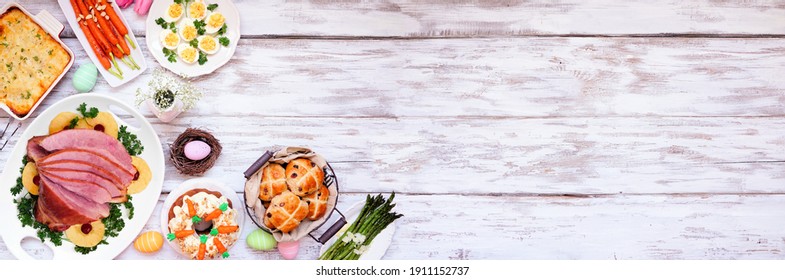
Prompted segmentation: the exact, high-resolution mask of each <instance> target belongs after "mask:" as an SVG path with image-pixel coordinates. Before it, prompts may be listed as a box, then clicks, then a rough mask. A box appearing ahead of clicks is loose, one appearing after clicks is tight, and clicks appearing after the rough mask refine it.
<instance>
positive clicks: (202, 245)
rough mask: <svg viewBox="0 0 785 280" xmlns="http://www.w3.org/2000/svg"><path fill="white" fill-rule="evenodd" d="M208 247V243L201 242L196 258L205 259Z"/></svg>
mask: <svg viewBox="0 0 785 280" xmlns="http://www.w3.org/2000/svg"><path fill="white" fill-rule="evenodd" d="M206 249H207V244H204V243H202V244H199V254H198V255H196V259H197V260H203V259H204V252H205V251H206Z"/></svg>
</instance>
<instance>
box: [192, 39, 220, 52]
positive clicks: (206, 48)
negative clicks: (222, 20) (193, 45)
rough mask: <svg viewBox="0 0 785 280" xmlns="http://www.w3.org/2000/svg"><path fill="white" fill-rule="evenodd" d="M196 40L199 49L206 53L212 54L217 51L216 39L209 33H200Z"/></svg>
mask: <svg viewBox="0 0 785 280" xmlns="http://www.w3.org/2000/svg"><path fill="white" fill-rule="evenodd" d="M197 41H198V42H199V44H198V46H199V49H200V50H201V51H203V52H205V53H206V54H214V53H216V52H218V48H219V46H218V40H217V39H215V37H213V36H210V35H202V36H199V38H197Z"/></svg>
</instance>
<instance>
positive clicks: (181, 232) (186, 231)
mask: <svg viewBox="0 0 785 280" xmlns="http://www.w3.org/2000/svg"><path fill="white" fill-rule="evenodd" d="M191 234H194V231H193V230H192V229H184V230H178V231H175V232H174V237H177V238H184V237H188V236H190V235H191Z"/></svg>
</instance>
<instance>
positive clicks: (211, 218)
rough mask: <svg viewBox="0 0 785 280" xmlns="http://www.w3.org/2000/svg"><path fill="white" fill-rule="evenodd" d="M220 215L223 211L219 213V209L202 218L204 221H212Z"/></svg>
mask: <svg viewBox="0 0 785 280" xmlns="http://www.w3.org/2000/svg"><path fill="white" fill-rule="evenodd" d="M222 213H223V211H221V209H215V210H213V212H210V214H207V217H204V221H205V222H206V221H212V220H213V219H215V218H218V216H221V214H222Z"/></svg>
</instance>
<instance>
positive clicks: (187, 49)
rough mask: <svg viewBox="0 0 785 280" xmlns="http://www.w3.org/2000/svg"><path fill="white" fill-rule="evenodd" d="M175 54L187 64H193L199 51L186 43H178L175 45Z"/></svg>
mask: <svg viewBox="0 0 785 280" xmlns="http://www.w3.org/2000/svg"><path fill="white" fill-rule="evenodd" d="M177 56H179V57H180V59H182V60H183V62H185V63H188V64H193V63H194V62H196V60H197V59H198V58H199V51H198V50H196V48H194V47H191V46H190V45H188V44H180V46H178V47H177Z"/></svg>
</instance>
